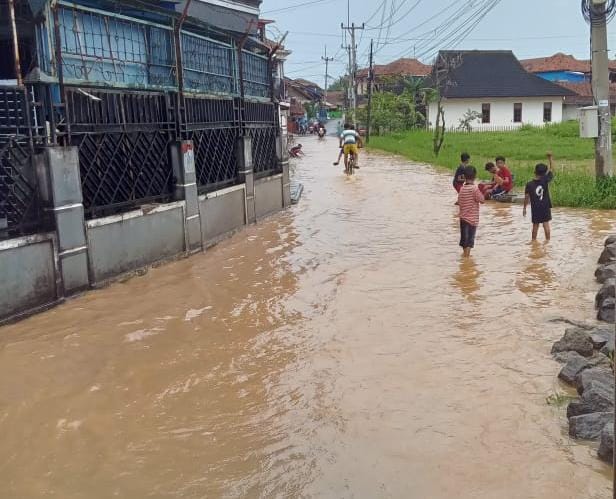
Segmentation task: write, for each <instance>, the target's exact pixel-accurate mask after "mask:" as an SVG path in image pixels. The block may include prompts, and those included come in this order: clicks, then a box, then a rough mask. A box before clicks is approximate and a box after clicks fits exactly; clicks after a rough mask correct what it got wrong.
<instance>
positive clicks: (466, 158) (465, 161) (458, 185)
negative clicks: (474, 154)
mask: <svg viewBox="0 0 616 499" xmlns="http://www.w3.org/2000/svg"><path fill="white" fill-rule="evenodd" d="M470 160H471V156H470V154H468V153H467V152H463V153H462V154H460V166H458V169H457V170H456V173H455V174H454V176H453V188H454V189H455V190H456V192H458V193H459V192H460V189H462V186H463V185H464V170H465V168H466V167H467V166H468V165H469V163H470Z"/></svg>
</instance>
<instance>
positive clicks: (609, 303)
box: [597, 298, 616, 323]
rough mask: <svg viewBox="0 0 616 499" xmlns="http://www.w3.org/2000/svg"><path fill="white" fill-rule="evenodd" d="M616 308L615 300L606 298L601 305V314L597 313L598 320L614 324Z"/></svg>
mask: <svg viewBox="0 0 616 499" xmlns="http://www.w3.org/2000/svg"><path fill="white" fill-rule="evenodd" d="M615 308H616V299H615V298H606V299H605V300H603V302H602V303H601V307H600V308H599V312H598V313H597V319H599V320H600V321H604V322H609V323H613V322H614V319H615V318H616V316H615V315H614V309H615Z"/></svg>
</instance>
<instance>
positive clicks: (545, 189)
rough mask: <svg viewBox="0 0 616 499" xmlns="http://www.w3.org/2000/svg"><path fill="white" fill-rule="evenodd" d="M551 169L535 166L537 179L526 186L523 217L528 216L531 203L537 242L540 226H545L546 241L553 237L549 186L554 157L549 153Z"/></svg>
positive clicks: (552, 175)
mask: <svg viewBox="0 0 616 499" xmlns="http://www.w3.org/2000/svg"><path fill="white" fill-rule="evenodd" d="M547 156H548V163H549V165H550V166H549V167H548V166H546V165H544V164H543V163H539V164H538V165H537V166H535V178H534V179H533V180H531V181H530V182H528V184H526V190H525V196H524V210H523V211H522V215H523V216H526V208H527V206H528V205H529V203H530V213H531V219H532V222H533V232H532V238H533V241H536V240H537V233H538V232H539V225H543V232H544V234H545V240H546V241H549V240H550V236H551V230H550V221H551V220H552V200H551V199H550V189H549V184H550V182H551V181H552V179H553V178H554V172H553V166H552V160H553V155H552V153H551V152H549V153H548V155H547Z"/></svg>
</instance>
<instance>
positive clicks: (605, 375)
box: [575, 367, 614, 395]
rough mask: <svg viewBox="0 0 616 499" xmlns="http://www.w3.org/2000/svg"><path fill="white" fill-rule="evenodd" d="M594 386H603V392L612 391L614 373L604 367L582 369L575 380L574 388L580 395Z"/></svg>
mask: <svg viewBox="0 0 616 499" xmlns="http://www.w3.org/2000/svg"><path fill="white" fill-rule="evenodd" d="M595 385H603V386H604V387H605V390H608V391H612V392H613V391H614V373H613V372H612V370H611V369H609V368H605V367H592V368H589V369H584V370H582V371H580V372H579V373H578V375H577V376H576V378H575V386H576V387H577V391H578V393H579V394H580V395H583V394H584V392H585V391H586V390H589V389H590V388H591V387H593V386H595Z"/></svg>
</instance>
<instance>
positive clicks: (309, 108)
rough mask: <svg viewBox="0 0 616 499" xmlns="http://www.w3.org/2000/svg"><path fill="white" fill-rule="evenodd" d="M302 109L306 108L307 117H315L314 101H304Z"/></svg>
mask: <svg viewBox="0 0 616 499" xmlns="http://www.w3.org/2000/svg"><path fill="white" fill-rule="evenodd" d="M304 109H305V110H306V116H307V117H308V119H312V118H316V117H317V104H316V103H315V102H305V103H304Z"/></svg>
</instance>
